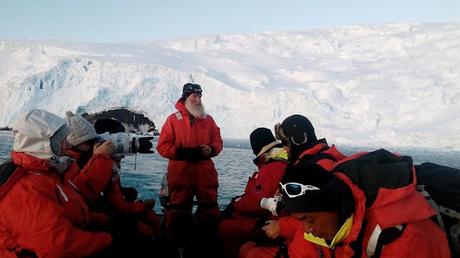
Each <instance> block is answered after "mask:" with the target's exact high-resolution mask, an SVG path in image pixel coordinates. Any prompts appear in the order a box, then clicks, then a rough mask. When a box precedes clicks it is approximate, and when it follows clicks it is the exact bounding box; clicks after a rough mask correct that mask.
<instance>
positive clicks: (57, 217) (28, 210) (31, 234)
mask: <svg viewBox="0 0 460 258" xmlns="http://www.w3.org/2000/svg"><path fill="white" fill-rule="evenodd" d="M51 191H52V190H51ZM18 193H19V194H18ZM13 199H14V200H13ZM15 203H16V204H15ZM9 204H10V207H11V208H10V209H5V210H2V220H3V221H2V223H7V224H8V227H9V228H10V229H11V231H12V232H15V238H16V239H17V244H18V245H19V246H20V247H21V248H23V249H27V250H30V251H33V252H34V253H36V254H37V256H38V257H47V258H48V257H51V258H54V257H86V256H89V255H91V254H94V253H96V252H98V251H101V250H103V249H104V248H106V247H107V246H108V245H109V244H110V243H111V241H112V237H111V236H110V235H109V234H108V233H102V232H99V233H93V232H87V231H82V230H79V229H77V228H75V227H74V226H72V224H71V223H70V222H69V221H68V220H67V219H66V218H64V215H63V212H62V207H60V206H59V205H58V204H57V203H56V201H55V200H52V199H49V198H45V197H44V196H43V195H42V194H40V193H36V192H30V191H27V192H24V191H23V190H22V192H19V191H16V195H15V196H14V198H13V197H12V198H10V202H9ZM18 211H20V212H18Z"/></svg>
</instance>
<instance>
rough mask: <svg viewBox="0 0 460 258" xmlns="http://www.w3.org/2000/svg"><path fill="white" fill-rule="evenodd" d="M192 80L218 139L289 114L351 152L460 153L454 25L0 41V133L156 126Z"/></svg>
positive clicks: (458, 27) (459, 62) (458, 28)
mask: <svg viewBox="0 0 460 258" xmlns="http://www.w3.org/2000/svg"><path fill="white" fill-rule="evenodd" d="M190 75H191V76H192V77H193V79H194V80H195V82H197V83H199V84H201V85H202V86H203V89H204V95H203V102H204V104H205V105H206V108H207V110H208V112H209V113H210V114H211V115H212V116H213V117H214V118H215V120H216V121H217V123H218V124H219V126H220V127H221V131H222V134H223V136H224V137H226V138H247V137H248V135H249V133H250V132H251V130H253V129H254V128H255V127H259V126H266V127H269V128H272V127H273V125H274V124H275V123H276V122H281V121H282V120H283V119H284V118H285V117H287V116H289V115H291V114H294V113H300V114H303V115H305V116H307V117H309V118H310V119H311V121H312V123H313V124H314V125H315V127H316V130H317V134H318V136H319V137H326V138H327V139H328V140H329V142H331V143H337V144H347V145H356V146H363V145H372V146H376V147H377V146H412V147H417V146H419V147H424V148H448V149H454V150H460V133H459V132H460V131H459V129H460V117H459V116H458V112H459V111H460V24H455V23H444V24H416V23H413V24H387V25H366V26H364V25H362V26H361V25H357V26H348V27H340V28H333V29H332V28H331V29H314V30H307V31H299V32H266V33H261V34H249V35H240V34H225V35H209V36H203V37H196V38H187V39H177V40H174V41H172V40H170V41H160V42H152V43H129V44H128V43H124V44H96V43H79V42H55V41H38V40H0V96H1V97H2V102H1V103H0V127H1V126H7V125H10V124H11V123H12V121H14V119H15V118H16V117H17V115H18V114H19V113H20V112H23V111H26V110H29V109H31V108H43V109H47V110H49V111H52V112H55V113H57V114H59V115H64V113H65V111H66V110H73V111H79V112H83V111H86V112H94V111H100V110H103V109H106V108H110V107H120V106H125V107H129V108H131V109H134V110H138V111H141V112H143V113H144V114H146V115H147V116H148V117H149V118H151V119H152V121H154V122H155V123H156V124H157V126H158V127H159V128H161V125H162V123H163V122H164V121H165V119H166V117H167V115H168V114H170V113H171V112H173V111H174V103H175V102H176V100H177V99H178V98H179V97H180V94H181V90H182V85H183V84H184V83H185V82H188V81H190Z"/></svg>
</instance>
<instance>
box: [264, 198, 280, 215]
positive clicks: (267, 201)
mask: <svg viewBox="0 0 460 258" xmlns="http://www.w3.org/2000/svg"><path fill="white" fill-rule="evenodd" d="M279 201H281V196H279V195H277V196H275V197H272V198H265V197H264V198H262V199H261V200H260V207H261V208H262V209H266V210H269V211H270V212H271V213H272V214H273V215H274V216H278V214H277V213H276V207H277V205H278V202H279Z"/></svg>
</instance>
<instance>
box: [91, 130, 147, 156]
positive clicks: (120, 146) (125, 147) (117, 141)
mask: <svg viewBox="0 0 460 258" xmlns="http://www.w3.org/2000/svg"><path fill="white" fill-rule="evenodd" d="M152 139H153V137H152V136H143V135H135V134H129V133H123V132H120V133H103V134H98V135H97V137H96V142H104V141H111V142H112V143H113V145H114V146H115V153H118V154H134V153H153V150H152V147H153V144H152V142H151V140H152Z"/></svg>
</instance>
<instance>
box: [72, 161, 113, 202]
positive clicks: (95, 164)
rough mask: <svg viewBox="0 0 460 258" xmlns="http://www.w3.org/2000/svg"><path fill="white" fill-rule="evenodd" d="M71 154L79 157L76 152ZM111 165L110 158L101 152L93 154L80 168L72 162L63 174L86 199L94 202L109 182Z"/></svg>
mask: <svg viewBox="0 0 460 258" xmlns="http://www.w3.org/2000/svg"><path fill="white" fill-rule="evenodd" d="M71 156H72V157H73V158H75V159H78V158H79V154H78V153H72V154H71ZM112 166H113V162H112V159H111V158H109V157H107V156H106V155H102V154H99V155H94V156H93V157H91V159H90V160H89V161H88V163H87V164H86V165H85V167H83V169H81V170H80V167H79V166H78V165H77V163H76V162H74V163H73V164H72V165H71V166H70V168H69V169H68V170H67V171H66V172H65V174H64V176H65V177H66V178H68V179H70V180H71V181H72V182H73V183H74V184H75V186H76V187H77V188H78V189H79V191H80V193H81V194H82V195H83V196H84V197H85V198H86V200H88V201H90V202H95V201H97V200H98V199H99V198H100V197H101V192H103V190H104V189H105V188H107V186H108V185H109V183H110V182H111V180H110V179H111V178H112Z"/></svg>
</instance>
